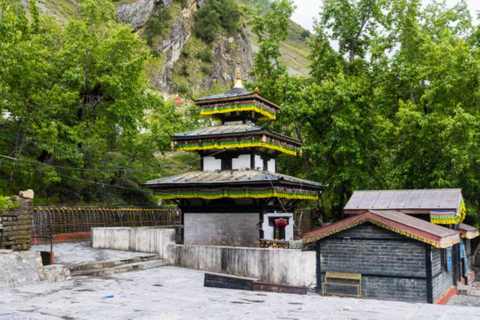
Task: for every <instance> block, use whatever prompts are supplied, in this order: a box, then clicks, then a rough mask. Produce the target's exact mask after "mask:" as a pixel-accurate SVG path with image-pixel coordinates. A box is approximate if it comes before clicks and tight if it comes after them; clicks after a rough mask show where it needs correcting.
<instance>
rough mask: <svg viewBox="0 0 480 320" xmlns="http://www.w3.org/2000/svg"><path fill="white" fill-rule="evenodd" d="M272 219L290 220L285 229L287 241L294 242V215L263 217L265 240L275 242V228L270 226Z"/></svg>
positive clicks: (276, 214) (273, 214) (278, 214)
mask: <svg viewBox="0 0 480 320" xmlns="http://www.w3.org/2000/svg"><path fill="white" fill-rule="evenodd" d="M270 218H277V219H278V218H284V219H285V218H289V219H288V225H287V226H286V227H285V240H287V241H291V240H293V213H283V212H282V213H266V214H264V215H263V223H262V230H263V238H264V239H268V240H273V239H274V238H275V237H274V234H273V232H274V227H273V226H270V225H269V220H270Z"/></svg>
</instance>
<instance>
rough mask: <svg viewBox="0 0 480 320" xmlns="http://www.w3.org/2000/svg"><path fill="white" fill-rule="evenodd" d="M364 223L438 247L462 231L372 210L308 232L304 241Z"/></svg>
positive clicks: (455, 241)
mask: <svg viewBox="0 0 480 320" xmlns="http://www.w3.org/2000/svg"><path fill="white" fill-rule="evenodd" d="M363 223H372V224H374V225H377V226H380V227H382V228H385V229H387V230H390V231H393V232H396V233H400V234H402V235H405V236H406V237H409V238H413V239H416V240H418V241H422V242H426V243H429V244H431V245H433V246H435V247H437V248H447V247H450V246H452V245H453V244H455V243H458V242H459V241H460V237H459V235H460V232H458V231H456V230H452V229H448V228H445V227H442V226H439V225H436V224H433V223H430V222H428V221H425V220H422V219H419V218H415V217H412V216H409V215H406V214H404V213H401V212H399V211H397V210H380V211H375V210H371V211H367V212H364V213H362V214H360V215H357V216H353V217H351V218H346V219H343V220H340V221H338V222H335V223H332V224H329V225H327V226H324V227H322V228H320V229H317V230H314V231H311V232H308V233H306V234H305V235H304V236H303V242H305V243H310V242H314V241H317V240H320V239H323V238H326V237H329V236H331V235H333V234H336V233H338V232H341V231H343V230H347V229H350V228H353V227H355V226H358V225H361V224H363Z"/></svg>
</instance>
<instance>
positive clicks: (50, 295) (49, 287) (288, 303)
mask: <svg viewBox="0 0 480 320" xmlns="http://www.w3.org/2000/svg"><path fill="white" fill-rule="evenodd" d="M203 276H204V272H202V271H198V270H190V269H183V268H178V267H162V268H157V269H150V270H145V271H138V272H130V273H123V274H116V275H113V276H109V277H102V278H99V277H97V278H95V277H77V278H74V279H72V280H70V281H67V282H63V283H40V284H34V285H26V286H21V287H16V288H0V319H89V320H92V319H95V320H101V319H108V320H112V319H189V320H190V319H235V320H237V319H261V320H269V319H335V320H343V319H349V320H354V319H357V320H364V319H372V320H376V319H379V320H396V319H422V320H430V319H432V320H433V319H435V320H438V319H444V320H448V319H456V320H458V319H462V320H468V319H472V320H473V319H475V320H478V319H480V308H476V307H467V306H464V307H461V306H435V305H429V304H413V303H402V302H389V301H377V300H367V299H353V298H338V297H321V296H318V295H315V294H309V295H306V296H300V295H289V294H278V293H264V292H251V291H240V290H228V289H217V288H205V287H203Z"/></svg>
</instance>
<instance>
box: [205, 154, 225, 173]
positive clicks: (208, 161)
mask: <svg viewBox="0 0 480 320" xmlns="http://www.w3.org/2000/svg"><path fill="white" fill-rule="evenodd" d="M215 170H222V160H221V159H215V157H205V158H203V171H215Z"/></svg>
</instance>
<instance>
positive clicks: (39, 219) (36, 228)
mask: <svg viewBox="0 0 480 320" xmlns="http://www.w3.org/2000/svg"><path fill="white" fill-rule="evenodd" d="M181 220H182V218H181V213H180V210H179V209H177V208H105V207H57V206H42V207H34V208H33V225H32V235H33V236H34V237H35V236H50V235H52V234H64V233H76V232H90V228H92V227H150V226H179V225H181V224H182V221H181Z"/></svg>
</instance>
